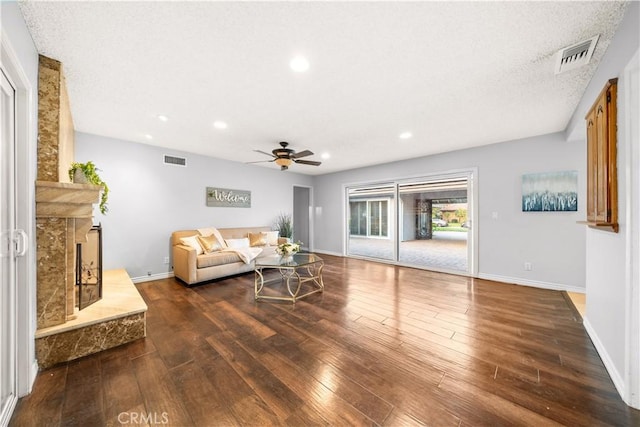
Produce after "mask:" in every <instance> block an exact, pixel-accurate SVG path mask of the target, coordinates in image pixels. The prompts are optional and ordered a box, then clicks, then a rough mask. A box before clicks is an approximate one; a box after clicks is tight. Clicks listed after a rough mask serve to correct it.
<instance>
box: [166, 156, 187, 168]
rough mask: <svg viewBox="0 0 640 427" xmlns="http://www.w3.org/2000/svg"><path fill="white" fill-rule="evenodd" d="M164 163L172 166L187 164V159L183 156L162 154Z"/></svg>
mask: <svg viewBox="0 0 640 427" xmlns="http://www.w3.org/2000/svg"><path fill="white" fill-rule="evenodd" d="M164 164H165V165H173V166H185V167H186V166H187V159H185V158H184V157H176V156H168V155H166V154H165V155H164Z"/></svg>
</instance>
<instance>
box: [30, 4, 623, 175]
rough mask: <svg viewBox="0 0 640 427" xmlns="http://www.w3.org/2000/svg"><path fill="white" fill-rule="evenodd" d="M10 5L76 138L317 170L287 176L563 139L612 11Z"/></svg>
mask: <svg viewBox="0 0 640 427" xmlns="http://www.w3.org/2000/svg"><path fill="white" fill-rule="evenodd" d="M20 7H21V9H22V12H23V14H24V16H25V20H26V22H27V25H28V27H29V29H30V31H31V34H32V36H33V39H34V41H35V44H36V46H37V48H38V50H39V52H40V53H42V54H43V55H46V56H49V57H51V58H54V59H57V60H59V61H61V62H62V63H63V66H64V69H65V73H66V78H67V85H68V90H69V96H70V99H71V108H72V112H73V118H74V122H75V127H76V130H78V131H81V132H87V133H93V134H98V135H104V136H109V137H113V138H118V139H124V140H130V141H137V142H141V143H145V144H152V145H158V146H161V147H167V148H173V149H177V150H182V151H187V152H192V153H199V154H204V155H208V156H213V157H218V158H222V159H228V160H234V161H239V162H250V161H258V160H265V159H268V158H267V157H266V156H264V155H262V154H260V153H256V152H254V151H253V150H256V149H259V150H263V151H271V150H272V149H273V148H276V146H277V143H278V141H281V140H285V141H289V142H290V143H291V147H290V148H293V149H294V150H297V151H300V150H303V149H309V150H311V151H313V152H315V153H316V154H315V155H314V156H313V157H309V158H308V159H309V160H322V162H323V164H322V165H321V166H319V167H314V166H304V165H293V166H292V167H291V169H290V170H291V171H295V172H300V173H307V174H324V173H329V172H335V171H339V170H345V169H352V168H356V167H360V166H366V165H372V164H379V163H386V162H389V161H394V160H400V159H407V158H414V157H418V156H424V155H428V154H434V153H440V152H445V151H452V150H457V149H462V148H467V147H473V146H479V145H485V144H490V143H495V142H500V141H506V140H511V139H518V138H524V137H529V136H534V135H540V134H546V133H551V132H557V131H561V130H564V128H565V127H566V125H567V123H568V121H569V119H570V117H571V114H572V113H573V111H574V109H575V107H576V105H577V104H578V101H579V100H580V98H581V96H582V93H583V92H584V90H585V88H586V86H587V84H588V82H589V80H590V78H591V76H592V75H593V73H594V71H595V69H596V67H597V64H598V62H599V61H600V59H601V58H602V55H603V53H604V51H605V50H606V48H607V46H608V45H609V43H610V40H611V37H612V35H613V33H614V32H615V29H616V28H617V26H618V24H619V22H620V20H621V18H622V15H623V13H624V10H625V7H626V3H620V2H371V3H370V2H257V3H254V2H23V3H21V4H20ZM596 34H600V35H601V37H600V41H599V42H598V45H597V48H596V50H595V53H594V56H593V59H592V61H591V63H590V64H588V65H586V66H584V67H582V68H578V69H576V70H573V71H569V72H566V73H564V74H560V75H555V74H554V65H555V53H556V52H557V51H558V50H559V49H561V48H563V47H565V46H568V45H571V44H574V43H577V42H580V41H582V40H585V39H588V38H590V37H592V36H594V35H596ZM295 55H304V56H306V57H307V58H308V60H309V63H310V67H309V70H308V71H307V72H305V73H294V72H293V71H292V70H291V69H290V68H289V61H290V60H291V58H292V57H294V56H295ZM158 115H166V116H167V117H168V118H169V120H168V121H166V122H163V121H161V120H158V118H157V116H158ZM216 120H222V121H224V122H226V123H227V124H228V127H227V128H226V129H224V130H221V129H217V128H215V127H214V126H213V122H214V121H216ZM407 131H408V132H411V133H412V134H413V137H412V138H408V139H400V138H399V137H398V136H399V134H401V133H402V132H407ZM146 135H150V136H152V139H148V137H147V136H146ZM325 152H326V153H329V154H330V156H331V157H330V158H329V159H327V160H323V159H321V158H320V155H321V154H322V153H325ZM258 165H264V166H266V167H274V168H275V167H277V166H276V165H274V164H273V163H260V164H258Z"/></svg>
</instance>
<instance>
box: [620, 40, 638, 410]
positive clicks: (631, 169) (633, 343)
mask: <svg viewBox="0 0 640 427" xmlns="http://www.w3.org/2000/svg"><path fill="white" fill-rule="evenodd" d="M639 75H640V50H639V51H636V53H635V55H634V57H633V59H631V61H630V62H629V64H628V65H627V66H626V67H625V69H624V80H623V81H624V103H625V104H624V111H625V115H624V119H623V120H624V123H623V124H622V126H624V135H625V141H624V144H625V150H626V152H627V156H626V158H627V161H626V164H625V169H626V173H625V179H626V182H625V193H626V194H625V197H626V200H627V204H626V213H625V214H626V223H627V224H628V227H627V233H626V236H625V237H626V246H627V247H626V250H625V252H626V257H627V259H626V262H625V264H626V266H627V271H626V280H625V282H626V286H625V287H626V291H625V292H626V298H625V300H626V301H627V306H626V307H625V309H626V314H627V317H626V320H625V323H626V327H625V330H626V337H625V341H626V342H625V378H624V383H625V393H624V395H623V396H622V398H623V400H624V401H625V402H626V403H627V404H628V405H629V406H632V407H634V408H638V409H640V295H639V294H640V283H639V281H640V247H639V245H640V237H639V234H640V214H639V213H640V172H639V171H638V169H640V149H639V148H638V143H639V142H640V134H639V131H638V114H639V111H638V110H639V108H638V104H639V102H640V101H639V98H640V96H639V95H638V92H639V90H640V77H639Z"/></svg>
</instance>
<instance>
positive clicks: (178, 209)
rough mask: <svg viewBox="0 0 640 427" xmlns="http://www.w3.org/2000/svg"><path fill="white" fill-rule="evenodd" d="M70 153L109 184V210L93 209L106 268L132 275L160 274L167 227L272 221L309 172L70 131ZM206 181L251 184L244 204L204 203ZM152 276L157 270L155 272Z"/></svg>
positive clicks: (239, 185)
mask: <svg viewBox="0 0 640 427" xmlns="http://www.w3.org/2000/svg"><path fill="white" fill-rule="evenodd" d="M164 154H169V155H175V156H180V157H186V158H187V167H186V168H185V167H180V166H170V165H165V164H164V163H163V156H164ZM75 157H76V161H79V162H86V161H89V160H92V161H93V162H94V163H95V164H96V166H97V167H98V168H99V169H101V172H100V176H101V177H102V179H103V180H104V181H105V182H106V183H107V184H108V185H109V188H110V190H111V191H110V195H109V212H108V213H107V214H106V215H101V214H100V213H99V212H98V211H97V210H96V216H95V221H96V222H101V223H102V226H103V242H104V243H103V245H104V248H103V257H104V261H103V262H104V267H105V268H106V269H115V268H125V269H126V270H127V272H128V273H129V275H130V276H131V277H132V278H134V279H136V278H141V277H144V276H147V272H151V274H152V275H166V274H167V273H168V272H169V271H170V265H164V264H163V260H164V257H167V256H171V254H170V246H169V239H170V235H171V232H172V231H175V230H182V229H194V228H201V227H207V226H215V227H218V228H224V227H245V226H247V227H249V226H271V225H273V223H274V221H275V219H276V217H277V215H278V214H279V213H280V212H286V213H292V212H293V187H294V185H302V186H310V185H311V177H309V176H306V175H300V174H296V173H294V172H291V171H286V172H281V171H279V170H274V169H268V168H264V167H260V166H255V165H246V164H242V163H236V162H230V161H226V160H220V159H214V158H211V157H205V156H200V155H195V154H189V153H183V152H177V151H173V150H165V149H162V148H158V147H154V146H150V145H144V144H138V143H134V142H127V141H122V140H116V139H110V138H105V137H100V136H96V135H91V134H86V133H81V132H77V133H76V156H75ZM206 187H221V188H230V189H237V190H249V191H251V208H212V207H207V206H206V195H205V188H206ZM156 277H157V276H156Z"/></svg>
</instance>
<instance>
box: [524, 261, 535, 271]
mask: <svg viewBox="0 0 640 427" xmlns="http://www.w3.org/2000/svg"><path fill="white" fill-rule="evenodd" d="M531 270H533V264H531V263H530V262H525V263H524V271H531Z"/></svg>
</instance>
